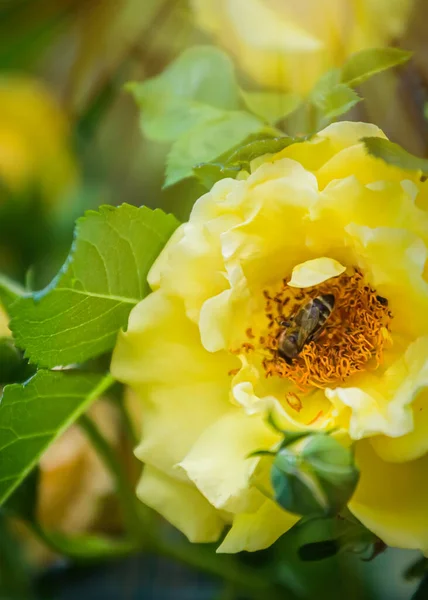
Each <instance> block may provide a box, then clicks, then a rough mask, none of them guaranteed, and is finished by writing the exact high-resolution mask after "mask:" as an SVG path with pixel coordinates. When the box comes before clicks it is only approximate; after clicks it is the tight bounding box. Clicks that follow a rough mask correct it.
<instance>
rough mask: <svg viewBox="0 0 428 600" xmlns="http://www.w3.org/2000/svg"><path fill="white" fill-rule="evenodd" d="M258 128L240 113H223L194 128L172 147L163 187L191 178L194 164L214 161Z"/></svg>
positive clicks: (257, 125) (258, 124) (243, 113)
mask: <svg viewBox="0 0 428 600" xmlns="http://www.w3.org/2000/svg"><path fill="white" fill-rule="evenodd" d="M262 127H263V124H262V123H261V122H260V120H259V119H257V118H256V117H254V116H253V115H250V114H249V113H246V112H244V111H230V112H224V113H223V114H222V116H221V117H219V118H218V119H213V120H211V121H208V122H207V123H203V124H201V125H199V126H198V127H194V128H193V129H191V130H190V131H189V132H188V133H187V134H185V135H183V136H182V137H181V138H180V139H178V140H177V141H176V142H175V143H174V144H173V146H172V148H171V152H170V153H169V155H168V159H167V167H166V181H165V185H166V186H169V185H172V184H174V183H176V182H177V181H180V180H181V179H185V178H186V177H191V176H192V175H193V167H194V166H195V165H197V164H199V163H201V162H208V161H211V160H214V159H215V157H216V156H218V155H219V154H221V153H223V152H225V151H226V150H228V149H229V148H230V147H231V146H235V145H237V144H238V143H240V142H242V141H243V140H244V139H245V138H246V137H247V136H248V135H250V134H251V133H255V132H256V131H259V130H260V129H261V128H262Z"/></svg>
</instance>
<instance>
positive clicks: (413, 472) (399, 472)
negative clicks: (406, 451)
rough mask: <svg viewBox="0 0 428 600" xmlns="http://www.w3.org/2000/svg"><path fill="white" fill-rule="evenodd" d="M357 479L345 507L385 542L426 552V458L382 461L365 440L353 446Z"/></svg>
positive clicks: (427, 495) (427, 521)
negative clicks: (401, 462) (347, 505)
mask: <svg viewBox="0 0 428 600" xmlns="http://www.w3.org/2000/svg"><path fill="white" fill-rule="evenodd" d="M356 462H357V465H358V467H359V468H360V472H361V476H360V481H359V484H358V487H357V489H356V492H355V494H354V496H353V498H352V501H351V502H350V504H349V508H350V509H351V511H352V512H353V513H354V515H355V516H356V517H357V518H358V519H360V521H361V522H362V523H363V524H364V525H365V526H366V527H368V528H369V529H370V530H371V531H373V532H374V533H376V534H377V535H378V536H379V537H380V538H381V539H382V540H384V542H385V543H387V544H388V545H390V546H396V547H399V548H414V549H421V550H423V551H425V552H426V551H428V511H427V505H428V479H427V477H426V473H427V469H428V455H425V456H424V457H423V458H419V459H418V460H414V461H411V462H406V463H403V464H396V463H388V462H384V461H383V460H382V459H381V458H379V456H378V455H377V454H376V452H375V451H374V450H373V448H372V447H371V444H370V442H369V441H368V440H364V441H361V442H358V443H357V447H356Z"/></svg>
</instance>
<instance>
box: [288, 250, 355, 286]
mask: <svg viewBox="0 0 428 600" xmlns="http://www.w3.org/2000/svg"><path fill="white" fill-rule="evenodd" d="M344 271H346V267H344V266H343V265H341V264H340V262H338V261H337V260H334V258H328V257H326V256H323V257H321V258H314V259H312V260H307V261H306V262H304V263H301V264H300V265H296V266H295V267H294V269H293V271H292V274H291V279H290V281H289V282H288V285H290V286H291V287H298V288H307V287H312V286H314V285H319V284H320V283H323V282H324V281H327V280H328V279H331V278H332V277H337V276H338V275H341V274H342V273H343V272H344Z"/></svg>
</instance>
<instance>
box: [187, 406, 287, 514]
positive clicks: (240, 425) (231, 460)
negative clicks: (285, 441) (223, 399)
mask: <svg viewBox="0 0 428 600" xmlns="http://www.w3.org/2000/svg"><path fill="white" fill-rule="evenodd" d="M277 438H278V436H277V434H276V433H275V432H273V431H272V429H271V428H270V427H268V425H267V424H266V423H265V421H264V420H263V419H262V418H260V417H259V416H258V415H254V416H251V417H250V416H248V415H246V414H245V413H244V412H243V411H242V410H240V409H231V410H230V411H229V412H228V413H227V414H225V415H224V416H223V417H221V418H220V419H218V420H217V421H216V422H214V423H213V424H212V425H211V427H209V428H207V429H206V430H205V431H204V432H203V433H202V435H201V437H200V438H199V439H198V441H197V442H196V444H195V445H194V446H193V448H192V449H191V451H190V452H189V454H188V455H187V456H186V458H185V459H184V460H183V461H182V462H181V463H180V467H181V468H182V469H184V471H185V472H186V473H187V475H188V477H189V478H190V479H191V480H192V481H193V482H194V483H195V485H196V487H197V488H198V489H199V490H200V492H201V493H202V494H203V495H204V496H205V497H206V498H207V499H208V500H209V502H210V503H211V504H212V505H213V506H215V507H216V508H220V509H223V510H227V511H229V512H240V511H242V510H245V509H247V508H248V506H249V505H250V504H251V502H252V501H253V500H254V495H253V494H252V490H251V488H250V479H251V476H252V475H253V473H254V470H255V468H256V466H257V464H258V462H259V459H258V458H248V455H249V454H250V453H251V452H254V451H255V450H259V449H261V448H262V449H266V448H267V449H268V448H271V447H272V445H273V444H274V443H275V442H276V441H277ZM254 491H255V492H257V490H254Z"/></svg>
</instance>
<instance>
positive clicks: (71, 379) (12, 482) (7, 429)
mask: <svg viewBox="0 0 428 600" xmlns="http://www.w3.org/2000/svg"><path fill="white" fill-rule="evenodd" d="M111 383H112V378H111V376H103V375H95V374H90V373H78V372H73V371H38V373H36V375H34V377H32V378H31V379H29V380H28V381H27V382H26V383H24V384H12V385H8V386H6V387H5V388H4V391H3V396H2V399H1V402H0V432H1V433H0V504H2V503H3V502H4V501H5V500H6V498H7V497H8V496H9V495H10V494H11V493H12V492H13V491H14V490H15V489H16V488H17V487H18V485H19V484H20V483H21V481H23V479H24V478H25V477H26V476H27V475H28V474H29V473H30V471H31V470H32V469H33V468H34V467H35V466H36V464H37V462H38V461H39V459H40V456H41V455H42V454H43V452H44V451H45V450H46V449H47V448H48V446H49V445H50V444H51V443H52V442H54V441H55V440H56V439H57V438H58V437H59V436H60V435H61V434H62V433H63V432H64V431H65V430H66V429H67V427H69V426H70V425H71V424H72V423H73V421H75V420H76V419H77V418H78V417H79V416H80V415H81V414H82V412H83V411H84V410H85V409H86V408H87V407H88V406H89V404H90V403H91V402H92V401H93V400H95V399H96V398H97V397H98V396H99V395H100V394H102V393H103V392H104V391H105V390H106V389H107V388H108V387H109V385H110V384H111Z"/></svg>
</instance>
